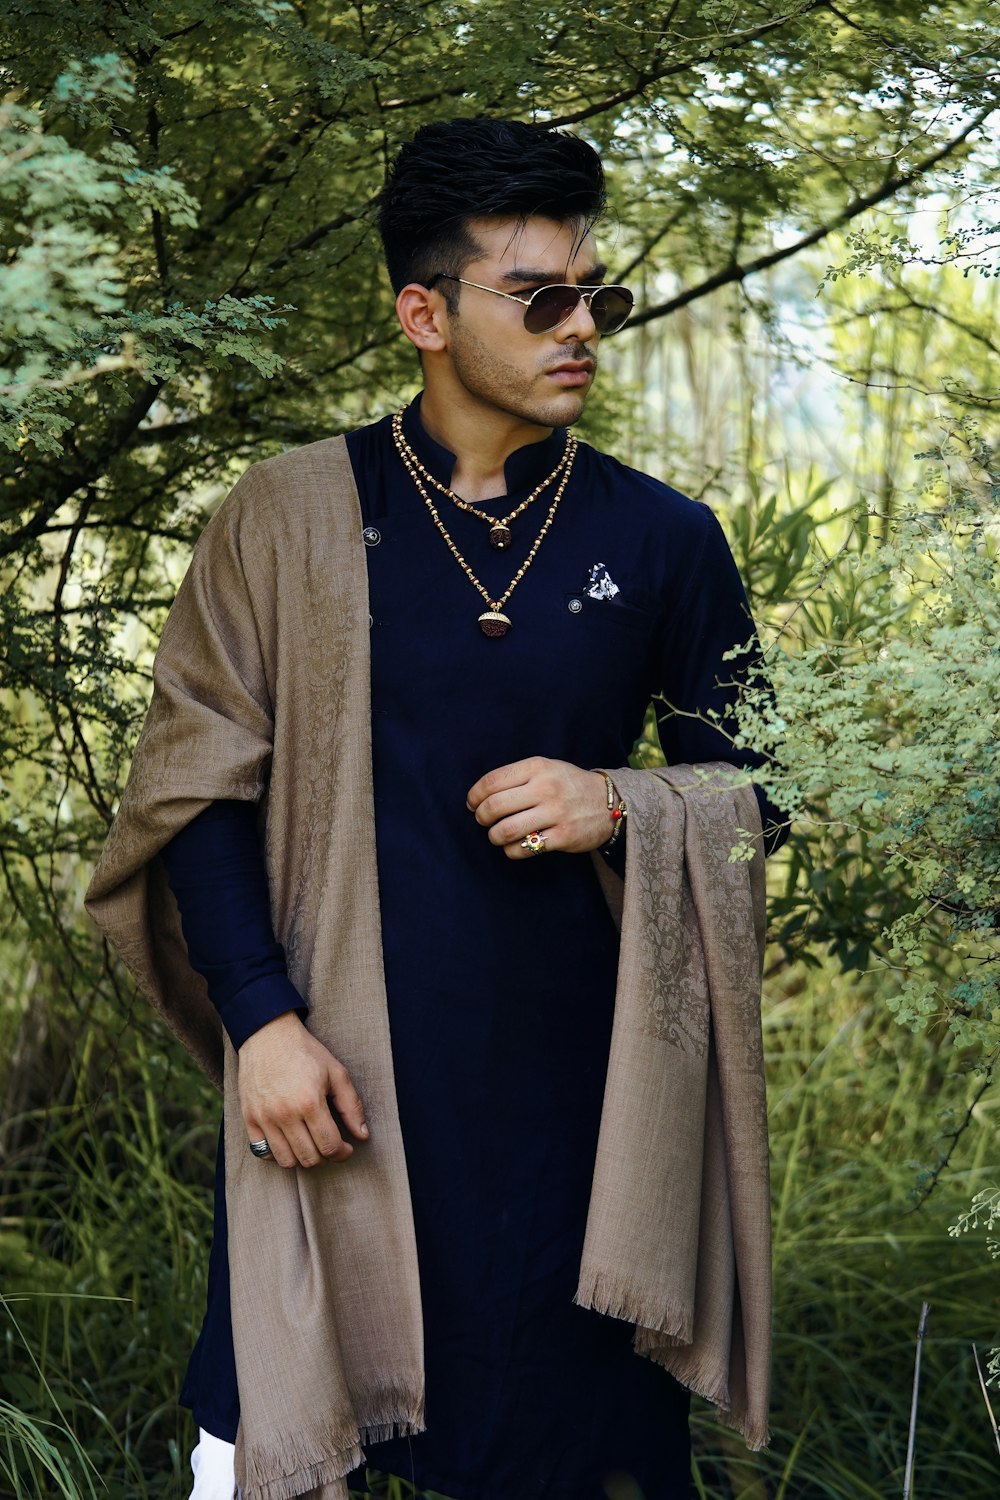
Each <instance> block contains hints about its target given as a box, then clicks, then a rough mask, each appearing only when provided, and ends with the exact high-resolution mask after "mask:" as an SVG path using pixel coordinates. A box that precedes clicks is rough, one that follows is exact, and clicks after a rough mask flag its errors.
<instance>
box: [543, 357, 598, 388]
mask: <svg viewBox="0 0 1000 1500" xmlns="http://www.w3.org/2000/svg"><path fill="white" fill-rule="evenodd" d="M546 374H547V375H551V377H552V379H553V380H555V381H557V382H558V383H559V385H564V386H577V385H586V384H587V382H588V381H589V380H592V379H593V378H594V366H593V363H592V361H591V360H589V359H567V360H564V361H563V363H562V364H561V365H556V366H555V367H554V368H553V369H551V370H547V371H546Z"/></svg>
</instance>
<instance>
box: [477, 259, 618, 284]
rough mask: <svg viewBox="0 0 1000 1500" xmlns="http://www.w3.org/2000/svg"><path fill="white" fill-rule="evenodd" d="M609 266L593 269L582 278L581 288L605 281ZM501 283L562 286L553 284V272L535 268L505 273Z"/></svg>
mask: <svg viewBox="0 0 1000 1500" xmlns="http://www.w3.org/2000/svg"><path fill="white" fill-rule="evenodd" d="M607 270H608V268H607V266H605V265H601V264H600V262H598V264H597V265H596V266H593V267H591V269H590V270H589V271H588V272H587V274H586V275H585V276H581V277H580V285H581V286H593V285H594V283H595V282H598V281H603V280H604V278H605V276H606V275H607ZM499 279H500V281H501V282H502V283H503V284H504V285H505V286H528V285H530V284H531V283H532V282H537V283H538V285H539V286H554V285H555V286H561V285H562V282H553V280H552V272H551V271H545V270H542V269H540V268H538V267H534V266H524V267H519V266H515V267H514V269H513V270H512V271H504V272H503V274H502V275H501V276H500V278H499Z"/></svg>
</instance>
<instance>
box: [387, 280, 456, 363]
mask: <svg viewBox="0 0 1000 1500" xmlns="http://www.w3.org/2000/svg"><path fill="white" fill-rule="evenodd" d="M396 316H397V317H398V319H399V326H400V328H402V330H403V332H404V333H405V334H406V337H407V338H408V339H409V341H410V343H411V344H413V345H414V347H415V348H416V349H417V350H418V351H419V353H421V354H430V353H431V352H433V351H435V350H439V349H445V348H447V344H448V340H447V337H446V332H447V327H448V309H447V307H446V305H445V300H444V298H443V297H442V295H441V293H440V292H435V291H428V289H427V288H426V287H425V286H421V285H420V283H419V282H417V281H411V282H409V283H408V285H406V286H404V288H403V290H402V291H401V292H400V294H399V296H398V297H397V298H396Z"/></svg>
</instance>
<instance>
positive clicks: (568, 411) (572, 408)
mask: <svg viewBox="0 0 1000 1500" xmlns="http://www.w3.org/2000/svg"><path fill="white" fill-rule="evenodd" d="M590 391H591V387H590V386H589V385H588V386H582V387H581V386H577V387H575V388H574V389H572V390H568V391H560V392H553V393H552V394H551V395H550V396H548V398H547V399H546V400H545V401H543V402H539V403H538V406H539V415H538V416H537V417H536V418H535V419H534V420H535V421H536V422H537V423H538V425H539V427H572V425H573V423H574V422H578V421H579V420H580V417H581V415H582V413H583V408H584V407H585V406H586V404H587V397H588V396H589V395H590Z"/></svg>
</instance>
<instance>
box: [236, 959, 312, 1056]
mask: <svg viewBox="0 0 1000 1500" xmlns="http://www.w3.org/2000/svg"><path fill="white" fill-rule="evenodd" d="M218 1010H219V1015H220V1016H221V1018H222V1024H223V1026H224V1027H225V1028H226V1031H227V1032H228V1034H229V1040H230V1041H231V1042H232V1044H233V1046H234V1047H235V1048H236V1050H237V1052H238V1051H239V1049H240V1048H241V1047H242V1046H243V1043H244V1042H245V1041H246V1040H247V1039H248V1038H249V1037H252V1036H253V1034H254V1032H256V1031H259V1030H260V1029H261V1027H262V1026H266V1025H267V1023H268V1021H274V1020H276V1019H277V1017H278V1016H283V1015H285V1014H286V1013H287V1012H288V1011H290V1010H294V1011H295V1013H296V1015H297V1016H298V1017H299V1019H300V1020H301V1021H304V1020H305V1018H306V1016H307V1015H308V1014H309V1007H308V1006H307V1005H306V1004H305V1003H304V1001H303V999H302V996H301V995H300V994H299V992H298V990H297V989H296V988H295V986H294V984H293V983H292V981H291V980H290V979H289V978H288V975H287V974H262V975H261V976H260V977H259V978H258V979H251V980H250V982H249V984H245V985H244V986H243V988H242V989H239V990H237V991H236V993H235V994H234V995H229V996H227V997H226V999H225V1000H223V1001H222V1002H221V1004H220V1005H219V1007H218Z"/></svg>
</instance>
